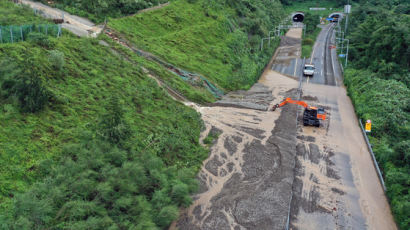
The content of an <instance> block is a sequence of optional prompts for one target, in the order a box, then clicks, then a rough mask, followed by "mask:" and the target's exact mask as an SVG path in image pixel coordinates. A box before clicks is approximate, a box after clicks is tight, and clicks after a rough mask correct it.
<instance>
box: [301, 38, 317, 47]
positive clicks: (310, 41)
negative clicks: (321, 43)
mask: <svg viewBox="0 0 410 230" xmlns="http://www.w3.org/2000/svg"><path fill="white" fill-rule="evenodd" d="M313 43H314V41H313V39H311V38H305V39H303V41H302V45H313Z"/></svg>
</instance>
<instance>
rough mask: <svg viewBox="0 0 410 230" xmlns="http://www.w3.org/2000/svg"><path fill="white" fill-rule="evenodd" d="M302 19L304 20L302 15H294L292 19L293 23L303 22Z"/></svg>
mask: <svg viewBox="0 0 410 230" xmlns="http://www.w3.org/2000/svg"><path fill="white" fill-rule="evenodd" d="M303 19H305V15H304V14H303V13H296V14H294V15H293V17H292V20H293V22H303Z"/></svg>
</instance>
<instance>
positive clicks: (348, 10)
mask: <svg viewBox="0 0 410 230" xmlns="http://www.w3.org/2000/svg"><path fill="white" fill-rule="evenodd" d="M351 8H352V6H351V5H350V1H349V0H347V5H345V14H346V23H345V34H347V27H348V24H349V14H350V11H351Z"/></svg>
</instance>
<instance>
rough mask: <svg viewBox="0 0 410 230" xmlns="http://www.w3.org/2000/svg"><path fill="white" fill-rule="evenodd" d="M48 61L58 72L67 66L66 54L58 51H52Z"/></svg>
mask: <svg viewBox="0 0 410 230" xmlns="http://www.w3.org/2000/svg"><path fill="white" fill-rule="evenodd" d="M48 60H49V61H50V62H51V65H52V66H53V67H54V68H55V69H56V70H58V71H61V70H62V69H63V67H64V65H65V60H64V54H63V53H62V52H60V51H58V50H51V51H50V54H49V58H48Z"/></svg>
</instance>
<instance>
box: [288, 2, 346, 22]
mask: <svg viewBox="0 0 410 230" xmlns="http://www.w3.org/2000/svg"><path fill="white" fill-rule="evenodd" d="M281 2H282V4H283V6H284V8H285V10H286V13H287V14H290V13H292V12H296V11H302V12H305V13H307V12H309V13H311V14H312V15H314V16H316V17H317V18H318V16H320V17H327V16H329V15H330V14H331V13H333V12H337V11H339V12H341V11H343V5H344V4H345V1H339V0H281ZM309 8H326V10H309Z"/></svg>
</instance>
